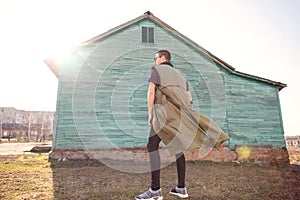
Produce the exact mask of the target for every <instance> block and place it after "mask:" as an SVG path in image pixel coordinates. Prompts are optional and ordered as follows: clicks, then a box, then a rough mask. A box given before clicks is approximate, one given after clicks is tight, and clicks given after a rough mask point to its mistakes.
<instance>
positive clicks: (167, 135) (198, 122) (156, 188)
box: [135, 50, 228, 200]
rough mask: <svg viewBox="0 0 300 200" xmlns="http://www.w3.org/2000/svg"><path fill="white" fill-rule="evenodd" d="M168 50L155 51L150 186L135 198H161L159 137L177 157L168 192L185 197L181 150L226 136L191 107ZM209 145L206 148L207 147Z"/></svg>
mask: <svg viewBox="0 0 300 200" xmlns="http://www.w3.org/2000/svg"><path fill="white" fill-rule="evenodd" d="M170 61H171V54H170V52H169V51H167V50H159V51H157V52H156V55H155V58H154V62H155V66H154V67H152V71H151V77H150V79H149V88H148V124H149V126H150V135H149V138H148V144H147V150H148V153H149V158H150V169H151V188H150V189H149V190H147V191H146V192H144V193H142V194H140V195H138V196H136V198H135V199H137V200H138V199H144V200H145V199H148V200H153V199H158V200H162V199H163V196H162V191H161V188H160V164H161V163H160V155H159V143H160V141H161V140H162V141H163V142H164V144H165V148H167V149H168V150H169V152H170V154H172V155H175V157H176V166H177V176H178V183H177V186H176V187H175V188H173V189H172V190H171V191H170V194H173V195H176V196H178V197H180V198H187V197H188V193H187V190H186V187H185V156H184V152H185V151H187V150H189V149H193V148H201V149H202V148H203V149H206V151H210V150H211V149H212V148H213V147H214V146H220V145H221V143H222V142H224V141H225V140H226V139H228V136H227V135H226V134H225V133H224V132H223V131H222V130H221V129H220V128H219V127H218V126H217V125H216V124H215V123H214V122H213V121H212V120H210V119H209V118H207V117H206V116H204V115H202V114H200V113H198V112H196V111H194V110H193V109H192V106H191V103H192V96H191V93H190V91H189V87H188V83H187V80H186V78H185V77H184V75H183V74H182V73H181V72H179V71H178V70H176V69H174V67H173V65H172V64H171V63H170ZM207 149H209V150H207Z"/></svg>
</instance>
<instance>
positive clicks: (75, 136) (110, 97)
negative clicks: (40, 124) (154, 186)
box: [53, 19, 285, 149]
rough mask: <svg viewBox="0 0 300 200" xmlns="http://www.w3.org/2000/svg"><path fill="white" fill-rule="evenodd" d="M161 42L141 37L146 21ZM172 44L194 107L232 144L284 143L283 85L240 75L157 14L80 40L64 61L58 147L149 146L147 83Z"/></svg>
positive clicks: (56, 135)
mask: <svg viewBox="0 0 300 200" xmlns="http://www.w3.org/2000/svg"><path fill="white" fill-rule="evenodd" d="M142 26H150V27H154V33H155V40H154V41H155V42H154V44H146V43H142V42H141V27H142ZM158 49H169V50H170V51H171V53H172V56H173V58H172V60H173V64H174V65H175V67H176V68H177V69H179V70H181V71H182V72H183V73H184V74H185V75H186V77H187V79H188V81H189V85H190V90H191V92H192V95H193V99H194V104H193V106H194V108H195V109H196V110H197V111H199V112H201V113H203V114H205V115H207V116H209V117H211V118H212V119H214V120H215V121H216V122H217V123H218V124H219V125H220V126H221V127H222V129H224V131H225V132H227V133H228V134H229V136H230V141H227V144H229V145H242V144H247V145H274V146H285V143H284V139H283V128H282V121H281V113H280V104H279V99H278V95H277V93H278V88H277V87H275V86H273V85H269V84H266V83H263V82H261V81H256V80H253V79H249V78H246V77H241V76H237V75H235V74H232V73H231V72H230V71H228V70H227V69H225V68H224V67H222V66H220V65H219V64H217V63H215V62H214V61H212V60H211V59H210V58H209V57H208V56H207V55H203V54H202V53H201V52H199V51H198V50H197V49H195V48H193V47H192V46H191V45H190V44H187V43H185V42H184V41H182V40H181V39H180V38H178V37H177V36H176V35H174V34H172V33H170V32H169V31H167V30H166V29H164V28H163V27H161V26H160V25H159V24H158V23H156V22H153V21H152V20H148V19H145V20H141V21H139V22H137V23H134V24H131V25H130V26H128V27H126V28H125V29H121V30H118V31H116V32H114V33H113V34H110V35H108V36H106V37H103V38H100V39H99V40H95V41H94V42H92V43H90V44H86V45H83V46H80V47H79V48H78V49H76V50H75V51H74V52H73V53H72V54H71V55H70V56H69V58H68V59H66V60H65V62H64V63H62V67H61V74H60V77H59V90H58V100H57V110H56V127H55V131H56V133H55V137H54V143H53V147H54V148H56V149H61V148H87V149H88V148H126V147H145V145H146V143H147V137H148V134H149V127H148V125H147V117H148V114H147V89H148V78H149V76H150V69H151V67H152V66H153V58H154V54H155V52H156V50H158Z"/></svg>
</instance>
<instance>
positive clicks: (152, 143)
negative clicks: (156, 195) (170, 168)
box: [147, 127, 185, 190]
mask: <svg viewBox="0 0 300 200" xmlns="http://www.w3.org/2000/svg"><path fill="white" fill-rule="evenodd" d="M160 141H161V139H160V138H159V136H158V135H157V134H156V133H155V132H154V130H153V128H152V127H151V129H150V135H149V138H148V144H147V150H148V153H149V158H150V169H151V189H152V190H158V189H159V188H160V155H159V151H158V147H159V143H160ZM175 156H176V167H177V175H178V184H177V187H179V188H183V187H185V157H184V153H179V154H176V155H175Z"/></svg>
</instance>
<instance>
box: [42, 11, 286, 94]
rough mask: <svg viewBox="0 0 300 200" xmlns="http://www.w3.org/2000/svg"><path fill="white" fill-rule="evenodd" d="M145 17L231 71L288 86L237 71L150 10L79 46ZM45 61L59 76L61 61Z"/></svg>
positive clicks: (281, 87)
mask: <svg viewBox="0 0 300 200" xmlns="http://www.w3.org/2000/svg"><path fill="white" fill-rule="evenodd" d="M144 19H150V20H152V21H153V22H155V23H157V24H159V25H160V26H162V27H163V28H165V29H166V30H168V31H169V32H171V33H172V34H173V35H175V36H177V37H178V38H180V39H181V40H183V41H184V42H186V43H187V44H189V45H191V46H192V47H194V48H195V49H197V50H199V51H200V52H202V53H203V54H205V55H207V56H208V57H209V58H211V59H212V60H214V61H215V62H217V63H218V64H220V66H222V67H224V68H226V69H227V70H229V71H230V72H231V73H233V74H236V75H239V76H243V77H246V78H250V79H254V80H259V81H262V82H266V83H268V84H271V85H274V86H277V87H278V88H279V90H281V89H283V88H284V87H287V85H286V84H284V83H281V82H276V81H272V80H269V79H266V78H262V77H258V76H254V75H250V74H246V73H242V72H239V71H236V70H235V68H234V67H232V66H231V65H229V64H228V63H226V62H224V61H223V60H221V59H220V58H218V57H216V56H215V55H213V54H212V53H210V52H209V51H207V50H206V49H204V48H203V47H201V46H200V45H198V44H197V43H195V42H194V41H192V40H191V39H189V38H188V37H186V36H184V35H183V34H181V33H179V32H178V31H176V30H175V29H174V28H172V27H171V26H169V25H168V24H166V23H165V22H163V21H161V20H160V19H159V18H157V17H155V16H154V15H153V14H152V13H151V12H150V11H147V12H145V13H144V14H143V15H141V16H139V17H137V18H135V19H133V20H130V21H128V22H126V23H123V24H121V25H119V26H117V27H115V28H112V29H110V30H108V31H106V32H104V33H102V34H100V35H98V36H96V37H94V38H91V39H89V40H87V41H85V42H83V43H81V44H80V45H79V46H84V45H88V44H91V43H93V42H95V41H98V40H103V39H105V38H106V37H108V36H110V35H111V34H113V33H115V32H117V31H119V30H122V29H124V28H126V27H128V26H130V25H132V24H134V23H136V22H138V21H140V20H144ZM45 63H46V64H47V65H48V66H49V68H50V69H51V70H52V72H53V73H54V74H55V75H56V77H58V76H59V72H60V66H59V63H57V62H56V61H55V59H53V58H52V59H46V60H45Z"/></svg>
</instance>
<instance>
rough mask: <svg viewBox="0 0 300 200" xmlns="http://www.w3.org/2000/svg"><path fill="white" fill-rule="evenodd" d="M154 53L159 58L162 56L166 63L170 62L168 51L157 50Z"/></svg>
mask: <svg viewBox="0 0 300 200" xmlns="http://www.w3.org/2000/svg"><path fill="white" fill-rule="evenodd" d="M156 53H158V54H159V57H162V56H164V57H165V58H166V60H167V61H171V54H170V52H169V51H168V50H159V51H157V52H156Z"/></svg>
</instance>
